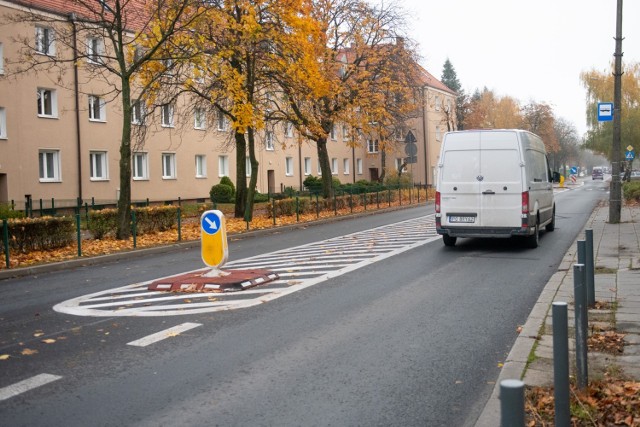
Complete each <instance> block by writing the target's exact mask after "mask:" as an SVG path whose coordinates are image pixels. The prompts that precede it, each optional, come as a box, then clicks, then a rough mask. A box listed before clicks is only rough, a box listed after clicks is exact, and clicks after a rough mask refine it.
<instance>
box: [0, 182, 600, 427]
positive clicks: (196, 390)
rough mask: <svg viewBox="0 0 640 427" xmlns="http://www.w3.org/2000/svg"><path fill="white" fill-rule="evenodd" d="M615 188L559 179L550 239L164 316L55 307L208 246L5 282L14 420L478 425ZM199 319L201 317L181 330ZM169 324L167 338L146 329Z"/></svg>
mask: <svg viewBox="0 0 640 427" xmlns="http://www.w3.org/2000/svg"><path fill="white" fill-rule="evenodd" d="M607 188H608V183H606V182H605V183H601V182H599V181H598V182H595V183H594V182H591V181H586V185H585V186H583V187H580V188H578V189H575V190H572V191H565V192H563V193H560V194H557V195H556V199H557V207H558V208H557V223H556V227H557V228H556V230H555V231H554V232H552V233H548V232H547V233H543V234H542V236H541V239H540V246H539V247H538V248H537V249H534V250H530V249H525V248H524V246H523V245H522V244H521V242H518V241H512V240H482V239H459V240H458V244H457V245H456V247H454V248H446V247H444V245H443V244H442V242H441V241H440V240H439V239H438V240H436V241H434V242H431V243H428V244H425V245H422V246H418V247H416V248H413V249H411V250H407V251H405V252H402V253H399V254H398V255H396V256H392V257H389V258H386V259H384V260H382V261H380V262H372V263H370V264H368V265H366V266H365V267H362V268H359V269H357V270H355V271H351V272H348V273H346V274H343V275H340V276H338V277H335V278H332V279H329V280H326V281H324V282H321V283H318V284H316V285H314V286H311V287H308V288H305V289H303V290H301V291H299V292H295V293H292V294H289V295H286V296H285V297H282V298H279V299H276V300H272V301H268V302H266V303H264V304H261V305H258V306H255V307H251V308H246V309H240V310H230V311H224V312H215V313H204V314H198V315H186V316H166V317H162V316H161V317H154V318H139V317H106V318H104V317H103V318H97V317H83V316H73V315H68V314H61V313H57V312H54V311H53V310H52V307H53V306H54V305H55V304H58V303H60V302H62V301H65V300H68V299H70V298H75V297H79V296H82V295H85V294H90V293H93V292H98V291H102V290H105V289H111V288H116V287H121V286H124V285H127V284H130V283H136V282H141V281H145V280H151V279H154V278H159V277H162V276H167V275H171V274H177V273H180V272H184V271H188V270H193V269H197V268H200V267H202V263H201V260H200V254H199V248H196V249H176V250H174V251H172V252H171V253H165V254H156V255H153V256H146V257H142V258H131V259H127V260H121V261H118V262H116V263H106V264H102V265H99V266H90V267H82V268H77V269H73V270H70V271H62V272H54V273H49V274H43V275H41V276H39V277H25V278H21V279H10V280H4V281H1V282H0V298H1V299H0V301H2V302H1V303H0V322H1V324H2V328H1V329H0V355H1V354H9V355H10V356H11V357H10V358H9V359H8V360H3V361H0V372H1V373H2V375H0V399H3V400H0V414H2V420H3V421H2V423H3V424H6V425H12V426H19V425H25V426H27V425H28V426H39V425H42V426H45V425H46V426H57V425H65V426H86V425H93V426H107V425H114V426H123V425H135V426H158V425H171V426H173V425H190V426H191V425H193V426H200V425H202V426H210V425H222V426H228V425H238V426H240V425H242V426H262V425H265V426H276V425H277V426H285V425H286V426H289V425H291V426H297V425H305V426H306V425H339V426H351V425H385V426H388V425H402V426H414V425H415V426H418V425H419V426H424V425H427V426H464V425H472V424H473V422H474V421H475V419H476V418H477V416H478V415H479V413H480V411H481V410H482V407H483V406H484V404H485V402H486V400H487V399H488V397H489V395H490V393H491V390H492V388H493V385H494V384H493V383H494V382H495V380H496V378H497V376H498V373H499V370H500V363H501V362H502V361H503V360H504V358H505V357H506V355H507V354H508V352H509V349H510V348H511V346H512V345H513V342H514V340H515V338H516V334H517V332H516V330H517V327H518V325H522V324H524V322H525V321H526V318H527V316H528V313H529V311H530V310H531V308H532V307H533V305H534V304H535V301H536V300H537V298H538V295H539V293H540V291H541V289H542V288H543V287H544V284H545V283H546V282H547V280H548V278H549V277H550V276H551V275H552V274H553V273H554V272H555V271H556V270H557V267H558V265H559V262H560V260H561V259H562V256H563V255H564V253H565V252H566V250H567V249H568V248H569V246H570V245H571V244H572V242H573V241H574V239H575V237H576V235H577V233H578V232H579V231H580V230H581V228H582V227H583V225H584V223H585V222H586V220H587V219H588V217H589V215H590V213H591V211H592V209H593V207H594V206H595V204H596V203H597V202H598V200H599V199H602V198H605V197H607V193H606V190H607ZM432 212H433V210H432V207H431V206H428V207H424V206H423V207H418V208H411V209H407V210H403V211H397V212H392V213H388V214H381V215H374V216H368V217H364V218H358V219H354V220H344V221H338V222H335V223H330V224H324V225H318V226H310V227H305V228H302V229H298V230H294V231H283V232H280V233H277V234H271V235H261V236H260V237H252V238H244V239H241V240H237V241H232V242H230V254H231V256H230V258H231V260H238V259H242V258H246V257H249V256H254V255H257V254H261V253H267V252H272V251H275V250H280V249H285V248H290V247H294V246H298V245H302V244H306V243H309V242H313V241H318V240H323V239H328V238H332V237H337V236H341V235H346V234H349V233H353V232H356V231H362V230H367V229H371V228H373V227H379V226H385V225H386V224H390V223H393V222H398V221H402V220H407V219H411V218H418V217H423V216H425V215H429V214H431V213H432ZM187 298H188V296H187ZM185 324H187V326H188V327H190V328H191V329H188V330H185V331H184V332H181V333H176V332H172V331H171V330H167V328H171V327H175V326H178V325H185ZM163 331H164V332H163ZM158 332H160V333H161V335H162V334H164V336H162V338H164V339H161V340H160V341H158V342H154V343H152V344H150V345H148V346H145V347H140V346H136V345H131V343H132V342H134V341H135V340H139V339H141V338H143V337H146V336H149V335H150V334H154V333H158ZM43 341H48V342H49V343H46V342H43ZM25 350H29V351H26V352H25ZM43 374H46V375H50V376H40V377H36V378H37V379H42V380H43V382H46V381H49V380H50V381H51V382H48V383H46V384H44V385H42V386H40V387H36V388H33V389H30V390H28V391H25V392H24V393H19V391H21V390H22V389H21V387H16V384H21V385H22V386H23V388H25V387H27V385H25V384H26V383H20V382H21V381H25V380H28V379H31V378H33V377H34V376H36V375H43ZM52 376H55V377H52Z"/></svg>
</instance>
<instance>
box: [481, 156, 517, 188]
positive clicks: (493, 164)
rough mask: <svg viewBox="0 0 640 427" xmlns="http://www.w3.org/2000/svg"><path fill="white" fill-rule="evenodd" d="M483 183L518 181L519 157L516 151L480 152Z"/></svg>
mask: <svg viewBox="0 0 640 427" xmlns="http://www.w3.org/2000/svg"><path fill="white" fill-rule="evenodd" d="M481 170H482V176H483V177H484V180H483V181H484V182H518V181H520V173H521V172H520V157H519V156H518V151H517V150H484V151H483V152H482V165H481Z"/></svg>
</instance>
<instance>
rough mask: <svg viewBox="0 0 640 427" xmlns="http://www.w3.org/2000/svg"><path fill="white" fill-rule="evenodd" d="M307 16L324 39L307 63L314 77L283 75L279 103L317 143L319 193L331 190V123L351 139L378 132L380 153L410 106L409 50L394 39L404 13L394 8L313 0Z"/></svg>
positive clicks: (406, 43)
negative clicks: (310, 13)
mask: <svg viewBox="0 0 640 427" xmlns="http://www.w3.org/2000/svg"><path fill="white" fill-rule="evenodd" d="M313 16H314V18H315V19H316V21H317V22H318V23H319V25H320V27H321V30H322V34H323V40H324V41H323V44H321V45H318V46H317V47H316V49H317V50H316V53H317V56H316V57H315V58H314V59H313V61H312V63H309V67H310V68H311V69H315V65H313V64H317V66H318V67H319V73H320V74H319V75H316V74H315V73H314V78H313V79H309V78H308V76H307V75H306V74H305V73H290V74H288V75H287V76H286V77H285V78H284V79H282V80H279V81H278V85H279V86H280V88H281V90H282V92H283V98H282V99H284V100H285V101H286V102H285V103H284V104H283V105H282V106H281V108H279V109H278V112H279V114H280V115H281V118H282V120H286V121H289V122H291V123H293V125H294V126H295V127H296V129H297V130H298V131H299V132H300V133H301V135H302V136H303V137H304V138H306V139H309V140H312V141H314V142H315V143H316V147H317V153H318V160H319V164H320V169H321V174H322V188H323V195H324V196H325V197H330V196H331V194H332V176H331V165H330V163H329V154H328V149H327V137H328V135H329V133H330V132H331V130H332V129H333V128H334V126H338V125H340V124H341V125H343V126H344V127H345V128H347V129H351V130H352V131H351V133H350V135H351V137H352V141H351V143H352V144H357V143H358V137H359V136H360V135H362V136H363V137H364V138H367V137H370V138H376V139H378V138H379V141H380V150H381V151H382V152H383V153H384V152H385V151H387V150H389V149H390V147H391V146H392V145H393V143H394V141H395V138H392V137H391V135H393V134H395V133H396V132H398V129H399V128H401V127H402V125H403V123H404V121H405V120H406V118H407V117H408V116H409V115H410V114H411V112H413V111H415V110H416V107H415V105H416V104H415V99H416V98H415V96H414V87H415V85H416V79H415V75H413V72H414V70H415V64H416V62H415V58H414V57H413V53H412V52H414V51H413V50H412V49H411V47H410V46H409V40H408V39H406V38H404V37H401V30H402V28H403V24H404V18H403V15H402V13H401V11H400V10H399V9H398V8H397V7H395V6H380V7H375V6H371V5H370V4H369V3H367V2H365V1H361V0H316V1H314V9H313ZM382 160H383V170H384V156H383V158H382Z"/></svg>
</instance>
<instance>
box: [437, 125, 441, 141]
mask: <svg viewBox="0 0 640 427" xmlns="http://www.w3.org/2000/svg"><path fill="white" fill-rule="evenodd" d="M441 138H442V133H441V132H440V126H436V141H440V139H441Z"/></svg>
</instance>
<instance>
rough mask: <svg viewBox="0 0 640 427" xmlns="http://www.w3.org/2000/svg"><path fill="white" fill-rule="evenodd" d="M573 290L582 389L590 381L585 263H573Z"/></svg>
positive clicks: (578, 372)
mask: <svg viewBox="0 0 640 427" xmlns="http://www.w3.org/2000/svg"><path fill="white" fill-rule="evenodd" d="M573 291H574V296H575V326H576V371H577V385H578V388H579V389H580V390H584V389H586V388H587V383H588V382H589V376H588V369H587V333H588V327H589V326H588V312H587V292H586V286H585V283H584V265H583V264H574V265H573Z"/></svg>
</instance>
